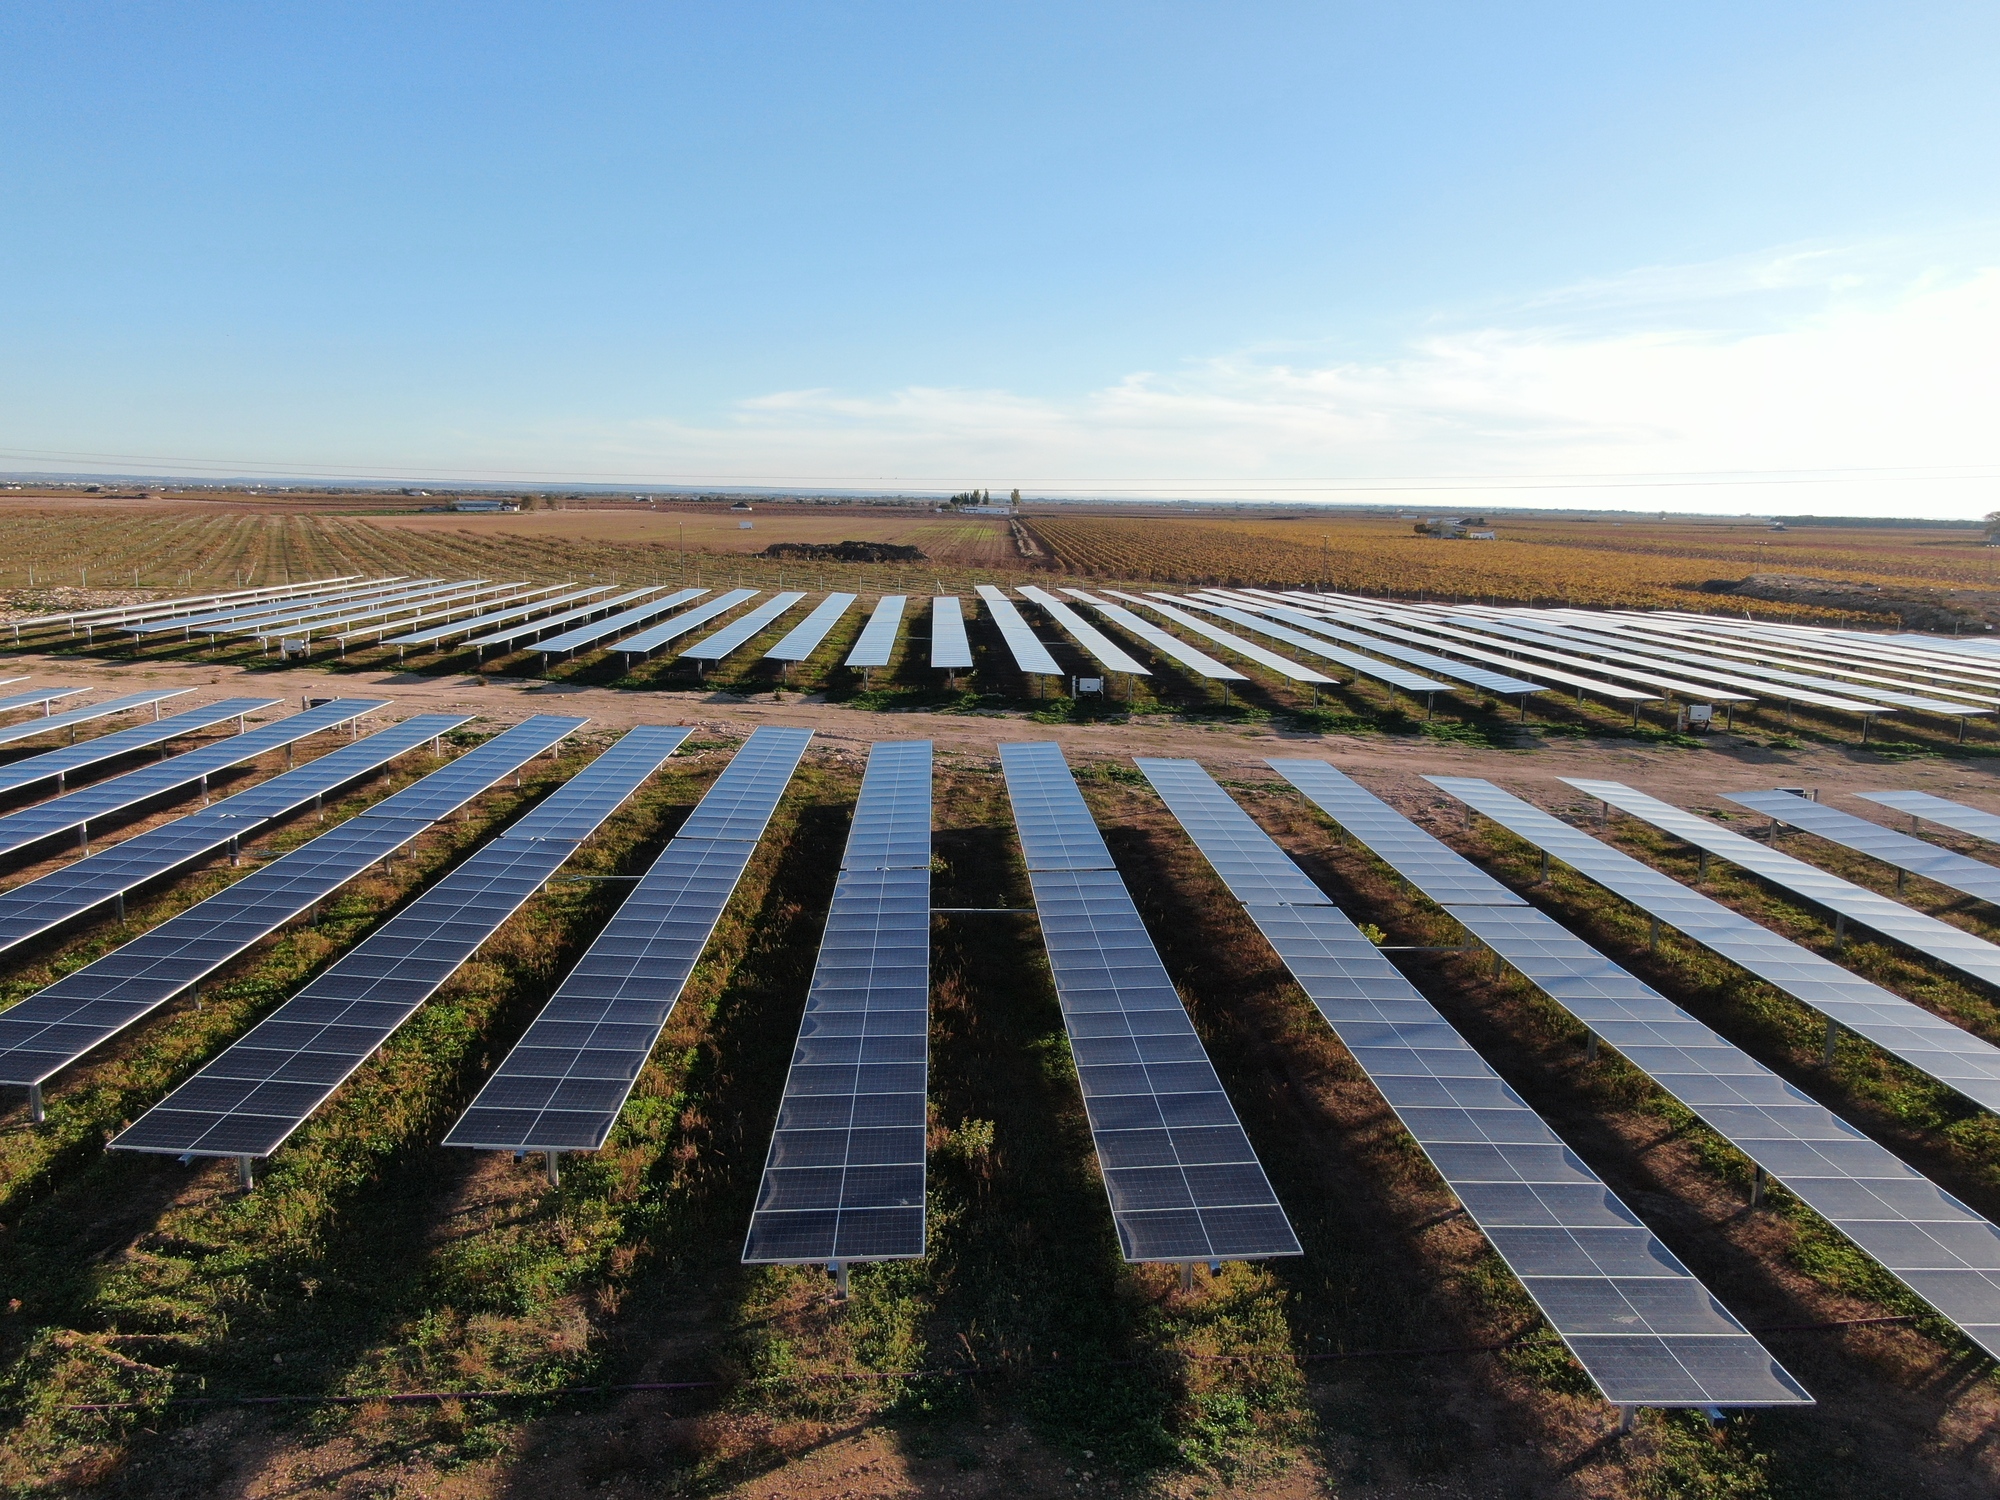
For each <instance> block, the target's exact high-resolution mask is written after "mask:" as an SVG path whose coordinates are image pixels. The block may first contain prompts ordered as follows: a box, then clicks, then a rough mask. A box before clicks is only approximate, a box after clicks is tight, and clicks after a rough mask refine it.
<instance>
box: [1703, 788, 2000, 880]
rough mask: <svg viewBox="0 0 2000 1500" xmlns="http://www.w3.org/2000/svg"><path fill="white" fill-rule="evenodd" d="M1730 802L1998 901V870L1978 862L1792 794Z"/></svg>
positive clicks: (1741, 795) (1736, 797)
mask: <svg viewBox="0 0 2000 1500" xmlns="http://www.w3.org/2000/svg"><path fill="white" fill-rule="evenodd" d="M1724 795H1725V796H1727V797H1728V798H1729V800H1730V801H1731V802H1734V803H1737V804H1738V805H1740V806H1743V807H1748V808H1751V809H1753V810H1754V811H1757V812H1760V813H1764V814H1765V815H1767V816H1768V817H1770V818H1772V819H1774V820H1775V821H1777V822H1779V823H1781V824H1790V825H1791V826H1792V827H1794V828H1803V829H1805V831H1806V832H1807V833H1812V834H1817V835H1818V836H1819V837H1821V838H1823V839H1825V840H1827V841H1828V842H1829V843H1834V844H1839V845H1840V846H1841V847H1842V848H1843V849H1852V850H1854V851H1855V852H1856V853H1857V854H1866V855H1868V856H1870V857H1871V858H1874V859H1879V860H1881V861H1882V862H1883V863H1884V864H1887V865H1894V866H1895V867H1896V868H1897V869H1898V870H1901V871H1905V872H1907V873H1909V874H1911V875H1921V876H1923V877H1924V879H1926V880H1935V881H1936V882H1937V883H1938V884H1939V885H1948V886H1950V887H1951V888H1952V889H1953V890H1955V891H1963V892H1964V893H1965V894H1966V895H1968V896H1977V897H1978V898H1979V899H1980V900H1981V901H2000V869H1996V868H1995V867H1994V866H1992V865H1989V864H1987V863H1986V862H1985V861H1983V860H1977V859H1968V858H1966V856H1965V855H1963V854H1954V853H1953V852H1952V851H1951V850H1949V849H1940V848H1938V846H1937V845H1936V844H1927V843H1925V842H1924V841H1923V840H1922V839H1913V838H1911V837H1910V836H1909V835H1908V834H1907V833H1898V832H1896V830H1895V829H1893V828H1884V827H1883V826H1882V825H1881V824H1880V823H1871V822H1869V821H1868V820H1867V819H1866V818H1857V817H1855V816H1854V815H1853V814H1852V813H1844V812H1841V811H1840V810H1839V809H1837V808H1832V807H1827V806H1824V805H1823V804H1821V803H1818V802H1808V801H1807V800H1806V799H1805V798H1804V797H1801V796H1799V795H1798V794H1797V793H1795V792H1779V791H1770V792H1727V793H1725V794H1724Z"/></svg>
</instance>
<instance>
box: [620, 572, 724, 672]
mask: <svg viewBox="0 0 2000 1500" xmlns="http://www.w3.org/2000/svg"><path fill="white" fill-rule="evenodd" d="M699 592H700V593H703V594H705V593H707V592H708V590H707V589H702V590H700V591H699ZM756 597H757V590H756V589H731V590H730V591H729V592H728V593H726V594H719V595H717V596H716V597H715V598H713V599H710V600H709V601H708V602H707V603H705V604H697V605H696V606H695V607H694V608H693V609H690V610H684V611H682V612H681V613H680V614H677V615H675V616H673V617H672V618H671V619H666V620H662V621H660V623H659V624H657V625H653V626H650V627H648V628H647V629H645V630H642V631H640V632H639V633H638V634H637V635H634V636H628V637H627V638H626V639H624V640H622V641H619V642H618V643H617V644H616V645H614V646H613V647H612V649H613V650H614V651H617V652H619V653H621V654H622V655H623V656H624V657H625V659H626V661H628V662H629V661H630V660H631V659H632V658H633V657H635V656H638V657H645V656H649V655H651V654H652V653H653V652H654V651H656V650H658V649H659V648H660V647H662V646H664V645H666V643H667V642H668V641H672V640H678V639H679V638H680V637H681V636H684V635H686V634H687V633H688V632H689V631H690V630H692V629H694V628H695V626H697V625H705V624H707V623H708V622H709V621H710V620H713V619H714V618H715V617H716V616H717V615H726V614H728V613H729V611H731V610H732V609H734V608H736V606H737V605H739V604H747V603H749V602H750V600H752V599H755V598H756ZM681 602H682V603H685V602H686V601H685V600H683V601H681Z"/></svg>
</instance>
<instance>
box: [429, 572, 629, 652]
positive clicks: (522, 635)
mask: <svg viewBox="0 0 2000 1500" xmlns="http://www.w3.org/2000/svg"><path fill="white" fill-rule="evenodd" d="M658 592H659V585H658V584H648V585H647V586H646V587H645V588H642V589H630V590H628V591H627V592H625V593H622V594H613V595H612V596H611V597H610V598H609V599H593V600H591V601H590V603H588V604H582V605H578V606H577V607H576V608H575V609H566V610H564V611H563V612H562V613H561V614H559V615H550V616H548V617H547V618H546V619H540V620H523V621H521V622H519V623H517V624H514V625H509V626H508V627H507V628H506V629H505V630H493V631H488V632H487V633H486V634H485V635H476V636H473V637H471V638H470V639H468V640H467V641H466V642H465V644H466V645H468V646H472V647H474V648H476V649H477V650H479V651H480V652H481V653H482V654H483V653H484V652H485V650H486V648H487V647H488V646H512V645H513V644H514V642H516V641H525V640H527V639H528V638H529V637H530V636H536V635H540V634H541V633H542V632H543V631H545V630H554V629H555V628H556V627H557V626H558V625H568V624H570V623H571V622H572V621H576V620H587V619H589V618H590V617H591V616H592V615H597V614H602V613H604V611H605V610H607V609H610V610H616V609H620V608H623V607H624V606H625V605H627V604H632V603H636V602H637V601H638V600H640V599H643V598H645V597H646V596H647V595H648V594H654V593H658Z"/></svg>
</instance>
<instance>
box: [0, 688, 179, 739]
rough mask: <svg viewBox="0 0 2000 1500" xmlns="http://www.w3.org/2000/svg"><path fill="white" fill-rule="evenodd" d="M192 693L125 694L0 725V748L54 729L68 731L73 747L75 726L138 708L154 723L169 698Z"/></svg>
mask: <svg viewBox="0 0 2000 1500" xmlns="http://www.w3.org/2000/svg"><path fill="white" fill-rule="evenodd" d="M193 691H194V689H193V688H168V689H166V690H165V691H162V692H151V693H127V694H126V695H125V696H124V697H122V698H106V699H105V700H104V701H103V702H102V703H88V704H85V705H84V706H83V707H82V708H72V709H67V710H65V711H64V712H62V713H59V714H44V715H43V716H42V717H41V718H39V719H23V720H22V721H21V722H20V723H18V724H0V745H12V744H15V743H16V742H18V741H20V740H31V739H33V738H34V737H35V736H36V735H38V734H52V733H53V732H55V731H56V730H58V729H67V730H69V731H70V733H71V739H70V743H71V744H75V743H76V740H75V732H76V727H77V726H78V725H79V724H88V723H91V722H92V721H93V720H97V719H108V718H110V717H111V716H112V715H113V714H124V713H130V712H132V711H133V710H134V709H139V708H151V709H152V710H153V717H154V718H155V719H158V718H159V717H160V705H161V704H162V703H164V702H166V700H167V699H169V698H179V697H182V696H184V695H185V694H188V693H191V692H193Z"/></svg>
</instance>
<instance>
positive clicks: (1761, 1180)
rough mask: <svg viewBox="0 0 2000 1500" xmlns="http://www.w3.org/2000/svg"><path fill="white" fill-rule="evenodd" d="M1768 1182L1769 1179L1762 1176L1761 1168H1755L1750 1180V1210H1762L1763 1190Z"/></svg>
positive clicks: (1762, 1170)
mask: <svg viewBox="0 0 2000 1500" xmlns="http://www.w3.org/2000/svg"><path fill="white" fill-rule="evenodd" d="M1769 1182H1770V1179H1769V1178H1768V1177H1766V1176H1765V1175H1764V1169H1763V1168H1762V1167H1759V1168H1757V1169H1756V1171H1755V1172H1754V1173H1753V1174H1752V1176H1751V1178H1750V1206H1751V1207H1752V1208H1762V1207H1763V1206H1764V1189H1765V1187H1766V1186H1767V1185H1768V1184H1769Z"/></svg>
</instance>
